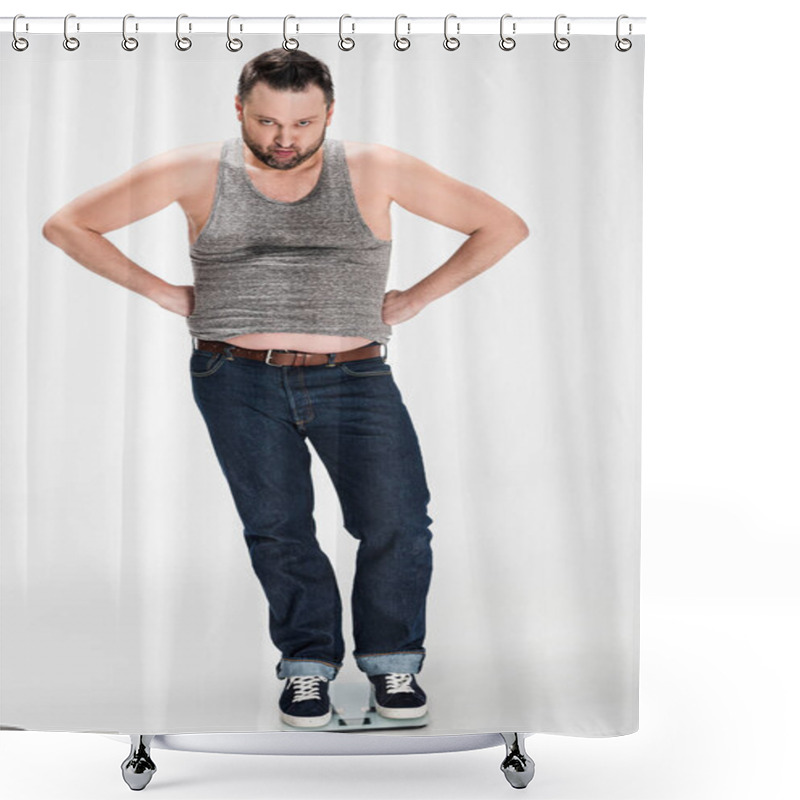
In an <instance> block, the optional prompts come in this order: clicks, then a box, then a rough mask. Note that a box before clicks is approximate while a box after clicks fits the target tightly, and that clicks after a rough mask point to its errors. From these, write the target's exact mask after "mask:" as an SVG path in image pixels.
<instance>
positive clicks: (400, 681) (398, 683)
mask: <svg viewBox="0 0 800 800" xmlns="http://www.w3.org/2000/svg"><path fill="white" fill-rule="evenodd" d="M411 677H412V676H411V673H408V672H389V673H387V675H386V691H387V692H388V693H389V694H396V693H397V692H413V691H414V687H413V686H411Z"/></svg>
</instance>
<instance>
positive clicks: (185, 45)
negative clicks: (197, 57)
mask: <svg viewBox="0 0 800 800" xmlns="http://www.w3.org/2000/svg"><path fill="white" fill-rule="evenodd" d="M188 16H189V15H188V14H178V16H177V18H176V19H175V47H177V48H178V50H181V51H182V52H186V51H187V50H188V49H189V48H190V47H191V46H192V40H191V39H190V38H189V37H188V36H181V20H182V19H184V18H186V17H188ZM191 32H192V23H191V22H190V23H189V33H191Z"/></svg>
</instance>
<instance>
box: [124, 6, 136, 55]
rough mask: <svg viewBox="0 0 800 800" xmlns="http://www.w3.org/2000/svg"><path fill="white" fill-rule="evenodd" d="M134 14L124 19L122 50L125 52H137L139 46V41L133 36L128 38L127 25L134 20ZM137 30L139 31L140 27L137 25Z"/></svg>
mask: <svg viewBox="0 0 800 800" xmlns="http://www.w3.org/2000/svg"><path fill="white" fill-rule="evenodd" d="M133 18H134V17H133V14H126V15H125V16H124V17H123V18H122V43H121V44H122V49H123V50H128V51H131V50H135V49H136V48H137V47H138V46H139V40H138V39H135V38H134V37H133V36H128V31H127V27H126V26H127V24H128V20H129V19H133ZM136 30H137V31H138V30H139V25H138V24H136Z"/></svg>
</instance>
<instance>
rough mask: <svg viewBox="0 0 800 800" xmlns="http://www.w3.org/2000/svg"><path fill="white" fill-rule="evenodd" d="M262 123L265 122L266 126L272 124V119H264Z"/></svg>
mask: <svg viewBox="0 0 800 800" xmlns="http://www.w3.org/2000/svg"><path fill="white" fill-rule="evenodd" d="M261 122H263V123H265V124H271V123H272V120H271V119H262V120H261Z"/></svg>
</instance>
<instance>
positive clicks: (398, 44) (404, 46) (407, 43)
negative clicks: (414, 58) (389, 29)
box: [394, 14, 411, 50]
mask: <svg viewBox="0 0 800 800" xmlns="http://www.w3.org/2000/svg"><path fill="white" fill-rule="evenodd" d="M401 18H402V19H408V17H407V16H406V15H405V14H398V15H397V16H396V17H395V18H394V49H395V50H408V48H409V47H411V39H407V38H406V37H405V36H400V32H399V31H398V28H399V26H400V19H401ZM406 27H407V28H408V30H407V31H406V33H411V23H410V22H406Z"/></svg>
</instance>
